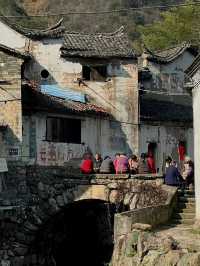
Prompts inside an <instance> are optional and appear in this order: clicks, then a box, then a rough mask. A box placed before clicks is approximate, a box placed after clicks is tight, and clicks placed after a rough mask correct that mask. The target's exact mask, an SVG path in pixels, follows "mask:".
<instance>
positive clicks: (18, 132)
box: [0, 52, 23, 157]
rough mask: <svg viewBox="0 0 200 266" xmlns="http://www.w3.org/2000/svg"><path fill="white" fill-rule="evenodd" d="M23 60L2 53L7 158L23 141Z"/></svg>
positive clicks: (0, 116) (0, 105) (0, 109)
mask: <svg viewBox="0 0 200 266" xmlns="http://www.w3.org/2000/svg"><path fill="white" fill-rule="evenodd" d="M22 62H23V60H22V59H20V58H16V57H14V56H10V55H7V54H5V53H3V52H0V80H2V81H5V82H6V85H5V84H4V85H1V89H0V125H1V126H6V131H1V142H0V144H1V156H4V157H7V156H8V150H9V148H11V147H12V148H14V147H15V146H17V147H19V146H20V143H21V141H22V105H21V65H22Z"/></svg>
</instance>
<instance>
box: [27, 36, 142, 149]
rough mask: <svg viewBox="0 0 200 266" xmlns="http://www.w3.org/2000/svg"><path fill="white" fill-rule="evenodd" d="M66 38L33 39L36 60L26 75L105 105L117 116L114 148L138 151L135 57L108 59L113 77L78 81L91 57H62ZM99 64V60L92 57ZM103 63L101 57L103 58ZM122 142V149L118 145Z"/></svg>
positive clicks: (30, 65)
mask: <svg viewBox="0 0 200 266" xmlns="http://www.w3.org/2000/svg"><path fill="white" fill-rule="evenodd" d="M62 42H63V40H62V39H57V40H47V39H46V40H45V41H43V42H32V45H31V50H32V53H33V55H34V58H35V60H34V61H32V62H31V63H30V64H29V66H27V68H26V71H25V76H27V77H28V78H30V79H34V80H37V81H38V82H39V83H40V84H41V83H45V84H56V85H58V86H61V87H63V88H71V89H74V90H77V91H81V92H83V93H85V94H87V95H88V96H89V99H90V101H91V102H93V103H95V104H97V105H99V106H102V107H104V108H105V109H106V110H107V111H108V112H109V113H111V114H112V119H113V120H115V122H113V124H112V127H111V133H110V134H111V138H110V141H111V143H112V146H113V151H114V152H119V151H120V152H122V151H123V152H127V153H132V152H134V153H135V152H136V153H137V152H138V69H137V64H136V61H134V60H111V61H106V62H105V63H106V64H107V65H108V73H109V76H110V80H109V81H107V82H95V81H87V82H85V84H86V85H83V84H82V85H79V83H78V81H77V79H78V78H81V77H82V64H87V63H91V62H89V61H87V60H86V59H85V60H81V59H79V60H78V59H77V60H71V61H70V60H66V59H63V58H61V57H60V47H61V45H62ZM93 63H95V64H98V63H100V61H99V62H98V60H95V61H93ZM101 63H102V61H101ZM42 69H47V70H48V71H49V73H50V76H49V78H48V79H47V80H44V79H42V78H41V75H40V73H41V70H42ZM119 145H120V149H119Z"/></svg>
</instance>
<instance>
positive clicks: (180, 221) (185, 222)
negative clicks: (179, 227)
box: [171, 219, 195, 225]
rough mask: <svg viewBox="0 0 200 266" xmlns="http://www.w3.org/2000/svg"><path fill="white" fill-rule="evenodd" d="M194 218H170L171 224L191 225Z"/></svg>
mask: <svg viewBox="0 0 200 266" xmlns="http://www.w3.org/2000/svg"><path fill="white" fill-rule="evenodd" d="M194 221H195V219H172V221H171V223H172V224H183V225H192V224H194Z"/></svg>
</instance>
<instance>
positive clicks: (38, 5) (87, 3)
mask: <svg viewBox="0 0 200 266" xmlns="http://www.w3.org/2000/svg"><path fill="white" fill-rule="evenodd" d="M183 2H184V0H56V1H55V0H0V11H1V13H3V14H4V15H22V14H26V15H27V18H24V19H17V23H20V24H23V25H24V24H25V25H26V27H35V28H42V27H45V26H47V25H50V24H52V23H54V22H55V21H56V20H59V19H60V16H53V17H48V18H44V17H41V18H38V17H37V18H30V17H28V15H35V14H44V13H56V14H59V13H65V12H71V11H72V12H88V11H89V12H96V11H97V12H98V11H102V10H115V9H121V8H129V7H138V6H145V5H148V6H149V5H167V4H174V3H183ZM159 14H160V10H159V9H150V10H146V11H131V12H120V13H117V12H114V13H108V14H98V15H96V14H87V15H86V14H85V15H83V14H76V15H65V16H64V15H63V17H64V23H65V25H66V28H67V29H68V30H73V31H85V32H86V31H87V32H88V31H89V32H101V31H106V32H111V31H115V30H116V29H118V28H119V27H120V26H121V25H124V26H125V27H126V30H127V31H128V34H129V37H130V39H131V40H137V39H138V37H139V34H138V33H137V30H136V28H137V26H138V25H145V24H149V23H151V22H153V21H155V20H156V19H159V18H160V17H159Z"/></svg>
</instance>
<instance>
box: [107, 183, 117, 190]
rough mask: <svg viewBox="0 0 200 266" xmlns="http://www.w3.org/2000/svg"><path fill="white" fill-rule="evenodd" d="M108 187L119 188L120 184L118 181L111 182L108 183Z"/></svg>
mask: <svg viewBox="0 0 200 266" xmlns="http://www.w3.org/2000/svg"><path fill="white" fill-rule="evenodd" d="M107 187H108V188H109V189H117V188H118V184H117V182H111V183H109V184H108V185H107Z"/></svg>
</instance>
